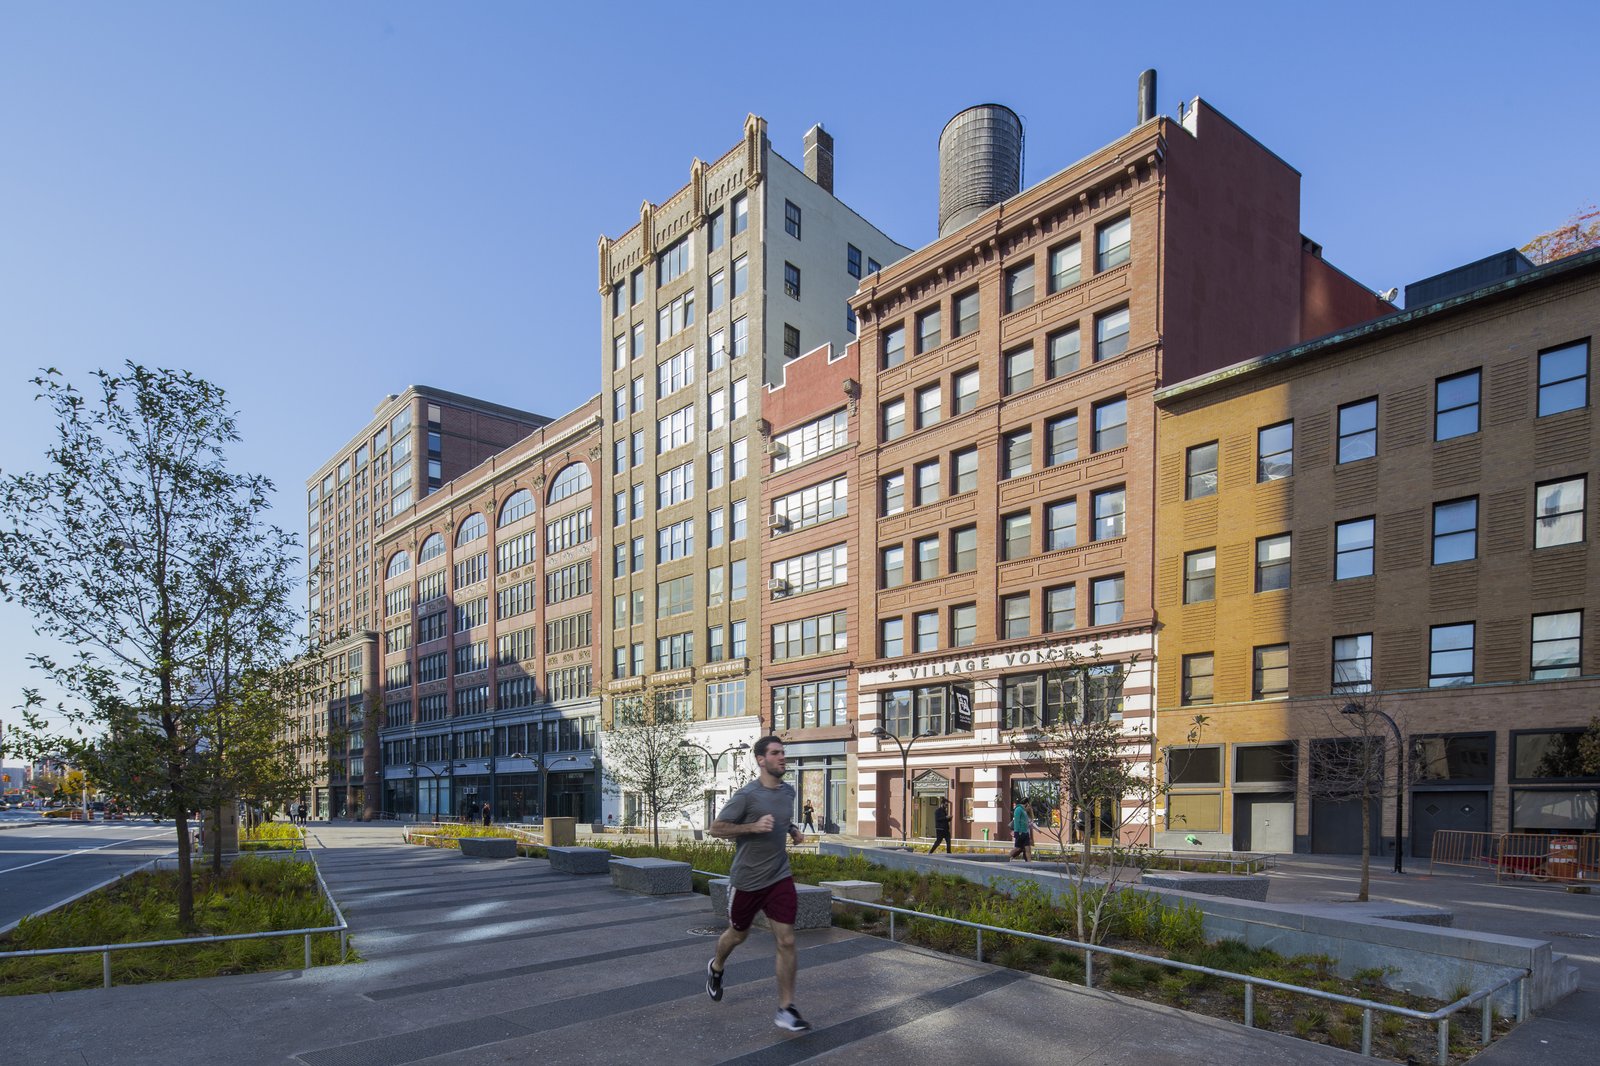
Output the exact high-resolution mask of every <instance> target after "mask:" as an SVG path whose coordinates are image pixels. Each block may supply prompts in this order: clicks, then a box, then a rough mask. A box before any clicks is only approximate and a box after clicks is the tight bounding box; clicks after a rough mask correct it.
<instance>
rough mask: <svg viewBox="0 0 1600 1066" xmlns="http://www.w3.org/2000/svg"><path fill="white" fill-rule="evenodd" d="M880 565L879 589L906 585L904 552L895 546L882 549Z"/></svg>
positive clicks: (898, 546) (901, 548)
mask: <svg viewBox="0 0 1600 1066" xmlns="http://www.w3.org/2000/svg"><path fill="white" fill-rule="evenodd" d="M882 559H883V561H882V563H881V564H880V565H879V567H878V574H879V583H878V587H879V588H885V589H893V588H899V587H900V586H901V585H904V584H905V583H906V550H905V548H903V547H901V546H900V545H898V544H896V545H895V546H894V547H892V548H885V549H883V556H882Z"/></svg>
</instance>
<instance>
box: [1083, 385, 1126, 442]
mask: <svg viewBox="0 0 1600 1066" xmlns="http://www.w3.org/2000/svg"><path fill="white" fill-rule="evenodd" d="M1127 443H1128V401H1127V399H1126V398H1125V397H1122V396H1118V397H1117V398H1116V399H1114V400H1105V401H1102V402H1100V403H1097V404H1095V405H1094V446H1093V448H1092V450H1093V451H1097V452H1103V451H1109V450H1110V449H1112V448H1121V447H1125V446H1126V445H1127Z"/></svg>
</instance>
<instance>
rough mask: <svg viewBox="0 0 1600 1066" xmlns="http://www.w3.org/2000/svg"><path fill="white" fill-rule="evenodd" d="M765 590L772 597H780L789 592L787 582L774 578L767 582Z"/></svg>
mask: <svg viewBox="0 0 1600 1066" xmlns="http://www.w3.org/2000/svg"><path fill="white" fill-rule="evenodd" d="M767 590H768V591H769V592H771V593H772V594H773V595H774V596H782V595H784V594H785V593H787V592H788V591H789V582H787V581H785V580H784V579H783V578H781V577H775V578H773V579H772V580H771V581H768V582H767Z"/></svg>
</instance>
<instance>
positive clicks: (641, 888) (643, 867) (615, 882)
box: [608, 858, 694, 896]
mask: <svg viewBox="0 0 1600 1066" xmlns="http://www.w3.org/2000/svg"><path fill="white" fill-rule="evenodd" d="M608 865H609V866H610V868H611V887H613V888H620V889H622V890H623V891H624V892H639V893H641V894H643V895H646V896H670V895H672V894H673V893H674V892H693V891H694V877H693V876H692V875H691V873H690V870H691V867H690V866H689V864H688V863H686V862H674V861H672V860H671V859H652V858H642V859H612V860H611V861H610V863H609V864H608Z"/></svg>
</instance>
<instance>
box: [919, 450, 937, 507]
mask: <svg viewBox="0 0 1600 1066" xmlns="http://www.w3.org/2000/svg"><path fill="white" fill-rule="evenodd" d="M916 477H917V485H916V493H917V506H918V507H921V506H923V505H924V504H929V503H938V502H939V487H940V486H939V460H937V459H935V460H933V461H932V462H928V463H918V464H917V466H916Z"/></svg>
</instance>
